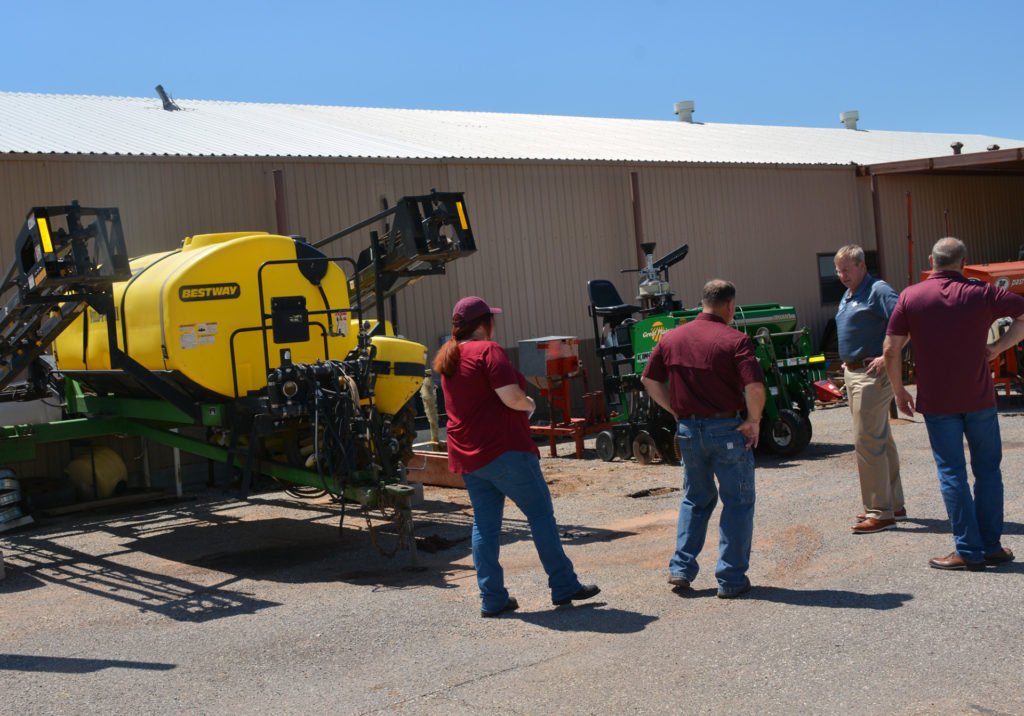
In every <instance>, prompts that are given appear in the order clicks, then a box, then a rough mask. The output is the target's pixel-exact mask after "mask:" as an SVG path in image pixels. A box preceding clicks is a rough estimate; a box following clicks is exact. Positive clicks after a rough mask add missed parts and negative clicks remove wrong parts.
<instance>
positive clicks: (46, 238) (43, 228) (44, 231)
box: [36, 216, 53, 254]
mask: <svg viewBox="0 0 1024 716" xmlns="http://www.w3.org/2000/svg"><path fill="white" fill-rule="evenodd" d="M36 225H37V226H38V227H39V238H40V239H42V241H43V251H45V252H46V253H48V254H52V253H53V241H52V240H51V239H50V227H49V226H47V224H46V217H45V216H40V217H39V218H37V219H36Z"/></svg>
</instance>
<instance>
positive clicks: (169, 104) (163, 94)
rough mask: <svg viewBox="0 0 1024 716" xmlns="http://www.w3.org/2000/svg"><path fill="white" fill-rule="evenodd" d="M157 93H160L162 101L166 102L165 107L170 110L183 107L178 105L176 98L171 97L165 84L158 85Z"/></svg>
mask: <svg viewBox="0 0 1024 716" xmlns="http://www.w3.org/2000/svg"><path fill="white" fill-rule="evenodd" d="M156 93H157V94H158V95H160V101H161V102H163V103H164V109H166V110H167V111H168V112H174V111H175V110H179V109H181V107H179V106H178V105H176V104H174V100H173V99H171V98H170V97H169V96H168V94H167V92H165V91H164V86H163V85H157V86H156Z"/></svg>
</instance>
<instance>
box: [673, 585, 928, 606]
mask: <svg viewBox="0 0 1024 716" xmlns="http://www.w3.org/2000/svg"><path fill="white" fill-rule="evenodd" d="M675 593H676V594H677V595H679V596H680V597H682V598H683V599H700V598H702V597H716V596H717V594H718V590H717V589H714V588H711V589H678V590H675ZM913 598H914V595H912V594H905V593H901V592H886V593H884V594H865V593H864V592H851V591H848V590H846V589H788V588H786V587H772V586H767V585H755V586H754V587H752V588H751V589H750V592H748V593H747V594H744V595H743V596H742V597H739V598H738V599H742V600H756V601H762V602H777V603H779V604H792V605H793V606H797V607H828V608H831V609H875V610H886V609H896V608H898V607H902V606H903V604H904V603H905V602H909V601H910V600H911V599H913Z"/></svg>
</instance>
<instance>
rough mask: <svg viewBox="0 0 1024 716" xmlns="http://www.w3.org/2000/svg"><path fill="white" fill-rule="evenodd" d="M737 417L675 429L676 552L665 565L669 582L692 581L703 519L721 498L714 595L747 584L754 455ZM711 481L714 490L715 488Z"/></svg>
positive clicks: (703, 530)
mask: <svg viewBox="0 0 1024 716" xmlns="http://www.w3.org/2000/svg"><path fill="white" fill-rule="evenodd" d="M739 424H740V421H739V419H737V418H708V419H705V420H681V421H679V427H678V436H679V437H678V439H679V447H680V452H681V453H682V456H683V499H682V502H681V503H680V505H679V527H678V535H677V537H676V552H675V554H674V555H672V559H671V561H670V562H669V572H670V573H671V575H672V576H673V577H682V578H684V579H687V580H689V581H691V582H692V581H693V580H694V578H696V576H697V572H698V571H699V570H700V567H699V566H698V565H697V556H698V555H700V551H701V550H702V549H703V548H704V538H705V536H706V535H707V531H708V520H709V519H710V518H711V513H712V512H713V511H714V509H715V505H716V504H718V495H719V492H721V495H722V516H721V518H720V519H719V523H718V532H719V538H718V566H717V567H716V569H715V577H717V578H718V586H719V590H720V591H723V592H735V591H737V590H739V589H742V588H743V587H744V586H745V585H746V581H747V567H748V566H749V565H750V545H751V542H752V541H753V534H754V454H753V452H752V451H751V450H749V449H748V448H746V447H745V446H744V445H745V443H746V440H745V438H744V437H743V434H742V433H740V432H739V431H738V430H737V429H736V428H737V427H738V426H739ZM715 477H717V478H718V485H719V489H715Z"/></svg>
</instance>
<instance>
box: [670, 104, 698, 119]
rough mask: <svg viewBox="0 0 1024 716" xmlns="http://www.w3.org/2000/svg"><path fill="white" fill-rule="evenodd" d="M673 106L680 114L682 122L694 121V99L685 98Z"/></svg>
mask: <svg viewBox="0 0 1024 716" xmlns="http://www.w3.org/2000/svg"><path fill="white" fill-rule="evenodd" d="M673 108H674V110H675V113H676V114H677V115H678V116H679V121H680V122H690V123H691V124H692V123H693V112H694V109H693V100H692V99H685V100H683V101H682V102H676V103H675V105H673Z"/></svg>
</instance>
